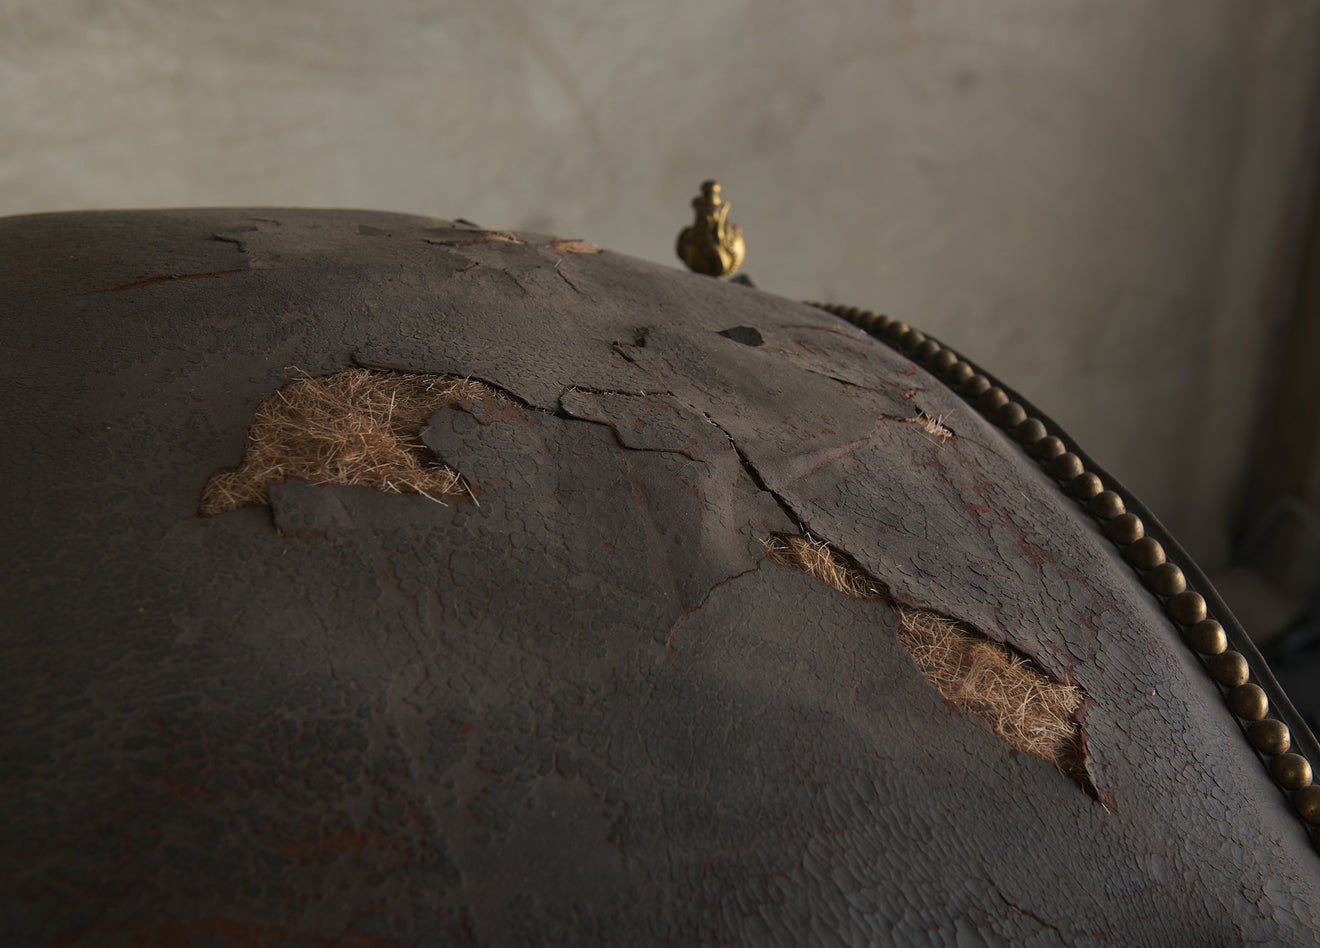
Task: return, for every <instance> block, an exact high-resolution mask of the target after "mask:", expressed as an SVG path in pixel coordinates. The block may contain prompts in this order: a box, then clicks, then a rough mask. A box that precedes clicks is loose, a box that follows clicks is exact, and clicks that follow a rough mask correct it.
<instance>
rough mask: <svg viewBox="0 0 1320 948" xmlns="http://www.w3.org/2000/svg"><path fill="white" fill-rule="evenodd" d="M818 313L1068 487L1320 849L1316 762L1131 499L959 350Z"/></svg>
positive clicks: (888, 324)
mask: <svg viewBox="0 0 1320 948" xmlns="http://www.w3.org/2000/svg"><path fill="white" fill-rule="evenodd" d="M810 305H812V306H815V307H817V308H818V309H823V310H825V311H826V312H829V313H833V314H834V315H836V316H841V317H843V318H844V319H846V320H848V321H849V322H850V323H852V324H854V325H855V326H858V327H859V328H861V329H864V330H865V331H866V332H868V333H870V334H871V335H873V336H875V337H876V338H877V339H879V340H881V341H882V342H885V343H887V344H888V345H889V346H891V347H892V348H894V349H896V350H898V351H899V352H901V353H902V354H903V355H905V356H907V357H908V358H910V359H912V360H913V361H915V362H917V363H918V364H920V365H921V366H922V367H924V368H925V369H927V370H928V371H930V372H931V373H932V374H934V375H935V376H937V377H938V378H940V379H941V380H942V381H943V382H944V383H945V384H947V385H948V386H949V387H950V388H951V389H953V390H954V391H955V392H957V393H958V394H959V395H961V396H962V397H963V399H964V400H965V401H967V403H968V404H970V405H971V406H973V407H974V408H976V409H978V410H979V411H980V412H981V413H982V414H983V415H984V416H985V417H986V418H988V419H989V420H990V421H991V422H993V423H994V424H996V425H998V426H999V427H1001V428H1004V429H1006V430H1007V431H1008V432H1009V434H1010V435H1011V436H1012V438H1013V440H1015V441H1017V442H1018V444H1020V445H1021V446H1022V447H1023V449H1024V450H1025V451H1026V452H1027V453H1028V454H1029V455H1031V456H1032V457H1033V458H1035V459H1036V461H1038V462H1039V463H1040V465H1041V467H1043V468H1044V469H1045V471H1046V472H1047V473H1049V475H1050V476H1051V477H1053V478H1054V479H1055V480H1056V481H1059V482H1060V484H1061V486H1062V488H1063V490H1064V491H1066V492H1067V493H1068V494H1069V495H1070V496H1072V497H1073V498H1075V499H1076V500H1077V501H1078V502H1079V503H1080V504H1082V506H1083V507H1085V509H1086V511H1087V513H1089V514H1090V515H1091V516H1092V517H1094V518H1095V519H1096V520H1097V521H1098V522H1099V524H1100V527H1101V532H1102V533H1103V534H1104V535H1105V537H1106V538H1107V539H1109V540H1110V541H1111V542H1112V543H1114V544H1115V545H1116V546H1117V547H1118V548H1119V549H1120V550H1121V551H1122V552H1123V556H1124V558H1125V559H1126V560H1127V562H1128V563H1129V564H1130V565H1131V566H1132V568H1133V569H1135V570H1136V571H1137V573H1138V574H1139V575H1140V576H1141V580H1142V583H1143V584H1144V585H1145V587H1146V588H1147V589H1148V590H1150V592H1151V593H1153V594H1154V595H1155V596H1157V597H1158V598H1159V600H1160V602H1161V603H1162V604H1163V606H1164V610H1165V612H1166V613H1168V615H1169V618H1171V619H1172V620H1173V621H1174V622H1175V623H1176V624H1177V626H1178V628H1179V629H1180V631H1181V633H1182V637H1183V641H1184V642H1186V643H1187V645H1188V647H1190V648H1191V649H1192V651H1194V652H1195V653H1196V654H1197V655H1198V656H1200V659H1201V661H1202V663H1203V664H1204V666H1205V669H1206V671H1207V672H1208V673H1209V675H1210V677H1211V678H1212V679H1214V681H1215V682H1216V683H1217V684H1218V685H1219V686H1220V688H1221V689H1222V692H1223V694H1224V699H1225V701H1226V703H1227V704H1228V707H1229V710H1231V711H1232V712H1233V714H1234V715H1236V716H1237V718H1238V719H1239V721H1240V722H1241V724H1242V727H1243V729H1244V730H1245V732H1246V735H1247V739H1248V740H1249V741H1250V742H1251V746H1252V747H1254V748H1255V749H1256V750H1257V751H1258V752H1259V753H1260V754H1261V755H1262V757H1263V758H1264V759H1265V760H1266V762H1267V766H1268V767H1269V771H1270V775H1271V776H1272V777H1273V778H1274V781H1275V783H1277V784H1278V785H1279V787H1280V788H1281V789H1282V790H1283V791H1284V793H1286V794H1288V795H1289V796H1290V798H1291V800H1292V805H1293V808H1294V809H1295V810H1296V811H1297V813H1298V815H1299V816H1301V817H1302V819H1303V820H1305V821H1306V822H1307V823H1308V824H1310V825H1311V827H1312V830H1311V840H1312V843H1313V844H1314V845H1315V846H1316V848H1317V849H1320V785H1317V784H1315V783H1314V782H1313V778H1314V774H1313V773H1312V771H1311V764H1310V762H1309V761H1308V760H1307V759H1306V758H1305V757H1303V756H1302V755H1301V754H1298V753H1294V752H1293V751H1292V749H1291V747H1292V735H1291V734H1290V733H1289V731H1288V725H1286V724H1285V723H1284V722H1282V721H1280V720H1279V719H1278V718H1275V717H1270V703H1269V699H1268V697H1267V696H1266V694H1265V691H1264V689H1262V688H1261V687H1260V685H1258V684H1256V683H1254V682H1253V681H1251V668H1250V666H1249V665H1248V663H1247V659H1246V657H1245V656H1244V655H1242V654H1241V653H1240V652H1235V651H1233V650H1231V649H1230V648H1229V647H1228V637H1227V635H1226V634H1225V633H1224V627H1223V626H1222V625H1220V624H1219V623H1218V622H1217V621H1215V620H1214V619H1213V618H1211V617H1210V615H1209V614H1208V612H1207V610H1206V602H1205V598H1204V597H1203V596H1202V595H1201V594H1200V593H1198V592H1196V591H1195V590H1192V589H1189V588H1188V587H1187V579H1186V577H1185V576H1184V575H1183V571H1182V570H1181V569H1179V567H1178V565H1177V564H1176V563H1171V562H1169V561H1168V559H1167V558H1166V557H1165V553H1164V547H1163V546H1162V545H1161V544H1160V542H1159V541H1158V540H1156V539H1155V538H1154V537H1148V536H1146V535H1145V526H1144V525H1143V524H1142V522H1141V518H1140V517H1138V516H1137V515H1136V514H1134V513H1129V512H1128V511H1127V510H1125V509H1124V505H1123V498H1122V497H1120V496H1119V495H1118V494H1117V493H1116V492H1115V491H1112V490H1107V489H1105V486H1104V483H1103V482H1102V481H1101V480H1100V478H1099V477H1098V476H1097V475H1096V474H1094V473H1093V472H1091V471H1087V470H1086V469H1085V467H1084V466H1083V464H1082V460H1081V458H1079V457H1078V456H1077V455H1076V454H1073V453H1072V452H1071V451H1069V450H1068V449H1067V447H1066V446H1065V445H1064V443H1063V441H1061V440H1060V439H1059V438H1058V437H1056V436H1054V435H1051V434H1050V433H1049V432H1048V431H1047V430H1046V428H1045V424H1044V423H1043V422H1042V421H1041V420H1040V419H1039V418H1032V417H1030V416H1029V415H1028V414H1027V412H1026V409H1024V408H1023V407H1022V406H1021V405H1020V404H1018V403H1017V402H1015V401H1012V400H1011V399H1010V398H1009V397H1008V395H1007V393H1005V392H1004V390H1003V389H1001V388H999V387H998V386H996V385H994V384H992V383H991V381H990V380H989V379H987V378H986V377H985V376H984V375H981V374H980V373H978V372H977V371H976V369H975V368H973V367H972V366H971V365H970V364H968V363H967V362H964V361H963V360H962V359H960V358H958V355H957V353H955V352H953V351H952V350H951V349H947V348H945V347H944V346H942V345H940V344H939V343H938V342H936V341H935V340H934V339H928V338H926V336H925V334H923V333H921V332H918V331H917V330H915V329H913V328H911V327H910V326H908V325H907V324H906V323H902V322H899V321H898V320H895V319H891V318H890V317H888V316H884V315H881V314H879V313H874V312H872V311H870V310H863V309H858V308H857V307H854V306H836V305H834V304H829V303H812V304H810Z"/></svg>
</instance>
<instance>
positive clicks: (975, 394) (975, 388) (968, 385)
mask: <svg viewBox="0 0 1320 948" xmlns="http://www.w3.org/2000/svg"><path fill="white" fill-rule="evenodd" d="M958 391H959V392H961V393H962V394H963V395H964V396H965V397H966V398H967V399H968V400H969V401H970V400H972V399H977V398H980V397H981V396H982V395H984V394H985V393H986V392H988V391H990V380H989V379H988V378H986V377H985V376H984V375H981V374H980V373H979V372H978V373H976V374H975V375H973V376H971V377H970V378H969V379H968V380H967V381H966V382H963V383H962V386H961V387H960V388H959V389H958Z"/></svg>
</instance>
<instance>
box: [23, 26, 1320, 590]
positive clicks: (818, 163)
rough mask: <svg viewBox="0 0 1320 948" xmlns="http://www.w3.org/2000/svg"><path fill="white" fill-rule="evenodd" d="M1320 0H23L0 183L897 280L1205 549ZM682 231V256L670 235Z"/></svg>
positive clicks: (1269, 329) (1243, 389)
mask: <svg viewBox="0 0 1320 948" xmlns="http://www.w3.org/2000/svg"><path fill="white" fill-rule="evenodd" d="M1318 83H1320V2H1316V0H1271V2H1269V3H1260V2H1254V0H1238V2H1228V0H1110V2H1107V3H1102V4H1101V3H1094V2H1092V0H1000V2H996V3H980V2H972V0H966V2H944V0H929V2H922V3H917V2H901V0H841V2H831V3H810V4H807V3H791V2H787V0H759V2H758V0H743V2H732V0H728V2H725V0H715V2H712V0H701V2H696V0H673V2H666V3H654V2H649V3H641V2H619V0H537V2H530V0H528V2H519V0H483V2H481V3H472V2H458V0H426V2H424V0H375V2H372V3H364V2H360V0H281V2H278V3H271V2H269V0H216V2H210V3H203V2H198V0H119V2H116V3H102V2H95V0H6V2H4V3H0V96H2V98H0V144H2V145H3V147H0V213H18V212H25V211H42V210H58V209H69V208H89V207H131V206H163V205H218V204H245V205H250V204H272V205H291V204H292V205H322V206H357V207H370V208H378V209H386V210H400V211H409V212H415V213H423V214H433V215H437V216H447V217H453V216H463V217H467V218H470V219H472V220H475V221H477V222H480V223H483V224H487V225H490V226H497V227H511V228H524V229H532V230H540V231H550V232H556V233H560V234H564V235H571V236H580V237H586V238H590V239H591V240H594V241H596V242H598V243H603V244H606V245H608V246H610V247H612V248H614V249H617V250H622V251H625V252H629V253H633V254H637V255H640V256H643V257H648V258H652V259H655V260H661V261H666V262H668V261H673V256H672V241H673V237H674V235H675V233H676V232H677V231H678V229H679V228H680V227H682V226H683V225H684V224H685V223H686V222H687V219H688V216H689V210H688V206H687V202H688V200H689V199H690V198H691V196H692V194H693V193H695V189H696V185H697V184H698V182H700V181H701V180H702V179H703V178H705V177H710V176H717V177H719V178H720V179H721V181H722V182H723V183H724V185H725V193H726V196H727V197H728V198H729V199H730V200H731V201H732V202H733V205H734V212H733V215H732V216H733V218H734V220H736V221H737V222H739V223H741V224H742V225H743V227H744V229H745V232H746V234H747V237H748V246H749V250H748V264H747V269H748V271H749V272H750V273H751V275H752V276H753V277H754V278H755V279H756V280H757V282H758V283H759V284H760V285H761V286H762V287H764V288H766V289H770V290H774V291H777V292H780V293H784V294H787V295H791V296H799V297H808V298H830V299H834V300H839V301H845V302H850V303H854V304H859V305H864V306H869V307H873V308H877V309H883V310H886V311H888V312H890V313H891V314H893V315H895V316H898V317H900V318H902V319H905V320H907V321H908V322H910V323H913V324H915V325H918V326H921V327H922V328H925V329H927V330H929V331H931V332H933V333H935V334H938V335H939V336H941V337H943V338H944V339H945V340H946V341H948V342H950V343H951V344H953V345H955V346H956V347H959V348H961V349H962V350H963V351H965V352H966V353H967V354H968V355H970V356H971V357H973V358H975V359H977V360H979V361H981V362H982V363H984V364H985V365H986V366H987V367H988V368H990V369H991V370H992V371H994V372H996V373H998V374H999V375H1001V376H1002V377H1003V378H1005V379H1006V380H1007V381H1008V382H1009V383H1010V384H1013V385H1015V386H1016V387H1018V388H1019V389H1020V390H1022V391H1023V392H1024V393H1025V394H1026V395H1027V396H1028V397H1029V398H1032V399H1033V400H1035V401H1036V402H1037V403H1038V404H1039V405H1040V406H1041V407H1042V408H1044V409H1045V410H1046V411H1048V412H1050V413H1051V414H1053V415H1054V416H1055V417H1056V418H1057V419H1058V420H1059V421H1060V422H1062V423H1063V424H1064V425H1065V426H1066V427H1068V428H1069V429H1070V430H1071V431H1072V433H1073V434H1074V435H1075V436H1076V437H1077V438H1078V439H1079V441H1081V443H1082V444H1083V445H1084V446H1085V447H1087V448H1088V450H1089V451H1090V452H1091V453H1092V454H1093V455H1094V456H1095V457H1096V458H1097V460H1099V462H1100V463H1101V464H1103V465H1106V466H1107V467H1109V469H1110V470H1111V471H1113V472H1114V473H1115V474H1116V475H1117V476H1118V477H1120V478H1121V479H1123V480H1125V481H1126V482H1127V484H1128V486H1130V487H1131V488H1133V489H1134V490H1135V491H1136V492H1137V493H1138V494H1139V495H1140V496H1142V497H1143V498H1144V499H1145V500H1146V501H1147V502H1148V503H1149V504H1150V505H1151V506H1152V507H1154V509H1155V510H1156V511H1157V512H1158V513H1159V514H1161V516H1162V517H1163V518H1164V519H1165V520H1166V521H1168V523H1169V525H1170V526H1171V527H1172V529H1173V530H1174V531H1175V533H1176V534H1178V535H1179V536H1181V537H1182V538H1183V539H1184V541H1185V542H1186V543H1187V544H1188V545H1189V546H1190V547H1191V549H1192V551H1193V553H1194V554H1197V555H1199V556H1201V557H1202V558H1203V559H1204V560H1206V561H1207V562H1208V563H1209V565H1214V563H1215V562H1216V561H1217V560H1219V559H1221V558H1222V557H1223V556H1224V554H1225V552H1226V549H1227V542H1228V537H1229V529H1230V526H1229V525H1230V520H1231V515H1232V512H1233V505H1234V502H1235V498H1236V496H1237V491H1238V488H1239V487H1240V482H1241V479H1242V476H1243V472H1244V468H1245V458H1246V454H1247V451H1248V450H1249V447H1250V439H1251V434H1252V430H1251V429H1252V426H1253V420H1254V419H1253V412H1254V411H1255V410H1256V407H1257V404H1258V395H1259V393H1260V391H1261V388H1262V384H1263V383H1264V381H1266V380H1267V378H1268V374H1269V372H1270V370H1271V369H1270V367H1271V366H1272V365H1274V364H1275V360H1276V358H1277V352H1275V351H1273V350H1272V348H1271V341H1272V340H1273V339H1274V338H1275V337H1276V336H1277V334H1278V331H1279V325H1280V320H1281V318H1282V317H1283V315H1284V314H1285V311H1286V307H1287V304H1288V303H1289V293H1290V289H1291V287H1290V282H1289V281H1291V280H1293V279H1294V278H1295V273H1294V272H1293V271H1294V269H1295V264H1296V254H1295V251H1294V249H1293V248H1294V246H1295V244H1296V242H1297V239H1298V236H1299V230H1300V228H1301V227H1302V226H1303V225H1304V201H1302V200H1301V195H1302V194H1303V192H1304V188H1305V183H1306V172H1307V170H1308V163H1309V161H1310V158H1311V157H1312V156H1311V154H1309V153H1308V148H1310V147H1311V146H1312V145H1313V141H1312V140H1311V136H1312V133H1313V131H1314V126H1315V119H1316V106H1317V94H1316V92H1317V86H1318ZM675 263H676V261H675Z"/></svg>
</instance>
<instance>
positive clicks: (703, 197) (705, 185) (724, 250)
mask: <svg viewBox="0 0 1320 948" xmlns="http://www.w3.org/2000/svg"><path fill="white" fill-rule="evenodd" d="M692 210H693V211H694V212H695V213H696V220H695V221H693V223H692V226H691V227H685V228H683V230H682V231H681V232H680V233H679V235H678V247H677V250H678V256H679V257H680V258H681V259H682V261H683V262H684V263H686V264H687V266H688V269H689V270H692V271H694V272H696V273H704V274H705V275H706V276H713V277H723V276H728V275H729V274H730V273H732V272H733V271H734V270H737V269H738V267H740V266H742V262H743V257H744V256H745V255H746V252H747V249H746V247H745V246H744V245H743V237H742V228H741V227H739V226H738V225H737V224H732V223H730V222H729V203H728V202H727V201H725V200H724V199H723V198H721V197H720V184H719V182H718V181H703V182H702V183H701V193H700V194H699V195H697V196H696V197H695V198H693V199H692Z"/></svg>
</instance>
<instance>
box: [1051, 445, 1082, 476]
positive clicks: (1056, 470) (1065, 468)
mask: <svg viewBox="0 0 1320 948" xmlns="http://www.w3.org/2000/svg"><path fill="white" fill-rule="evenodd" d="M1083 470H1085V469H1084V468H1083V467H1082V459H1081V458H1079V457H1078V456H1077V455H1075V454H1073V453H1072V452H1071V451H1068V452H1067V453H1065V454H1060V455H1059V456H1058V457H1057V458H1055V459H1054V460H1053V461H1051V462H1050V466H1049V472H1050V476H1051V477H1053V478H1054V479H1055V480H1057V481H1071V480H1072V479H1073V478H1075V477H1079V476H1080V475H1081V473H1082V471H1083Z"/></svg>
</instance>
